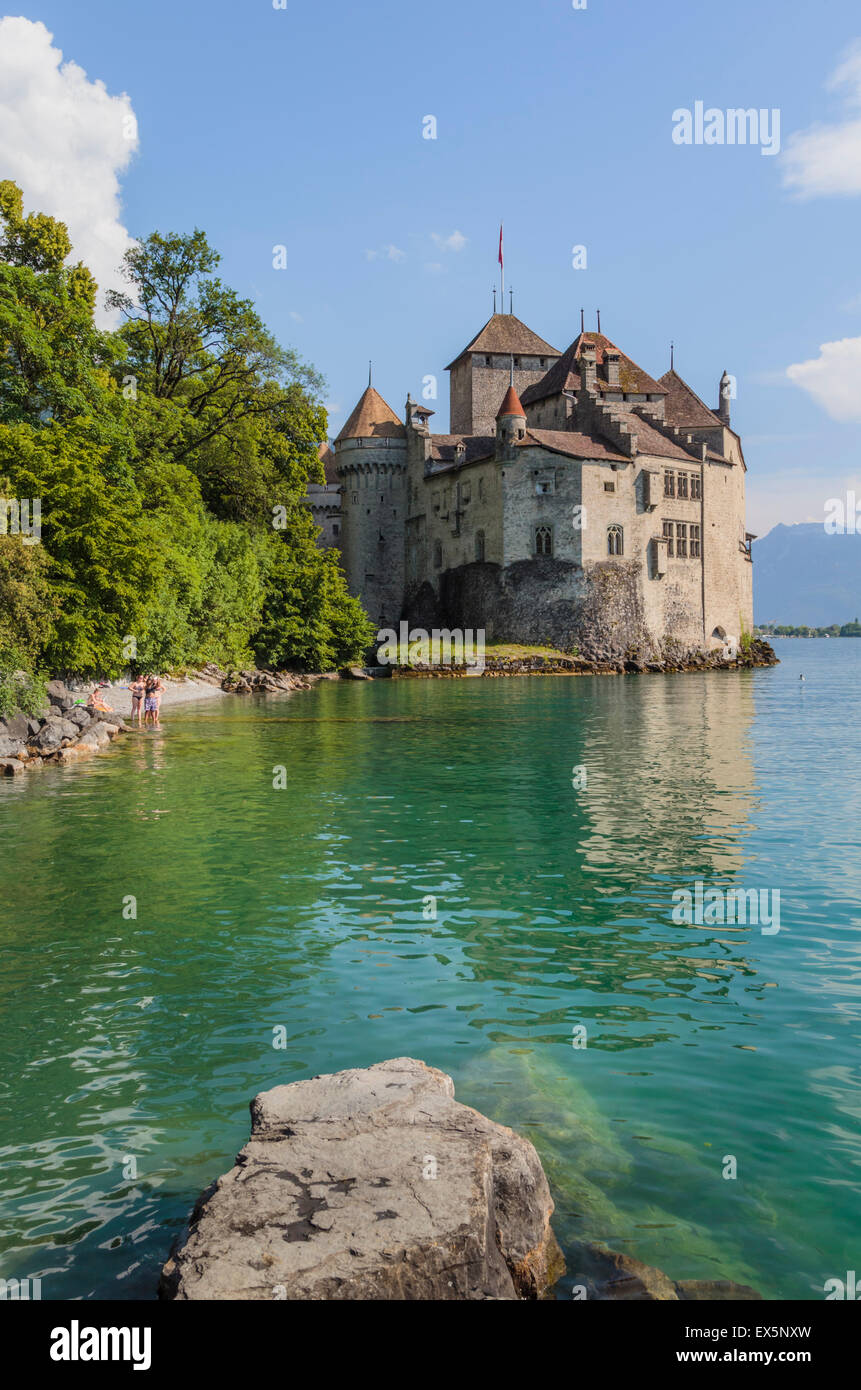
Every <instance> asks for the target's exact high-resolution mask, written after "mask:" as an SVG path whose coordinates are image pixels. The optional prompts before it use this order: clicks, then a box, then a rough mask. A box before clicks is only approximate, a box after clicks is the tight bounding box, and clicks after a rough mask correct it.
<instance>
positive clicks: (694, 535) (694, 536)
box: [691, 526, 700, 560]
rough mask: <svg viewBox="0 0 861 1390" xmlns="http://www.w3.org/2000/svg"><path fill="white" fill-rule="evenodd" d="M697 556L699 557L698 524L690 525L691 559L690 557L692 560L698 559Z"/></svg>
mask: <svg viewBox="0 0 861 1390" xmlns="http://www.w3.org/2000/svg"><path fill="white" fill-rule="evenodd" d="M699 558H700V528H699V526H692V527H691V559H692V560H698V559H699Z"/></svg>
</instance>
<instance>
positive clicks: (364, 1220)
mask: <svg viewBox="0 0 861 1390" xmlns="http://www.w3.org/2000/svg"><path fill="white" fill-rule="evenodd" d="M251 1121H252V1124H251V1139H250V1141H249V1142H248V1143H247V1144H246V1145H245V1148H244V1149H243V1150H242V1152H241V1153H240V1154H239V1156H238V1157H237V1160H236V1166H235V1167H234V1168H233V1169H231V1171H230V1172H229V1173H226V1174H225V1175H224V1176H223V1177H221V1178H219V1179H218V1181H217V1182H216V1183H215V1185H214V1187H212V1188H210V1189H209V1190H208V1191H207V1192H205V1193H204V1194H203V1196H202V1197H201V1198H200V1199H199V1201H198V1203H197V1205H196V1207H195V1209H194V1211H193V1213H192V1216H191V1220H190V1223H189V1229H188V1231H187V1232H186V1234H185V1239H184V1242H183V1243H181V1244H180V1246H179V1248H178V1249H176V1250H174V1252H173V1253H172V1255H171V1257H170V1259H169V1260H168V1262H167V1264H166V1265H165V1267H164V1270H163V1272H162V1278H161V1284H160V1288H159V1295H160V1297H162V1298H176V1299H186V1300H190V1299H273V1298H275V1299H284V1298H286V1299H485V1298H492V1299H523V1298H527V1299H532V1298H539V1297H541V1296H542V1295H543V1294H544V1293H545V1291H546V1290H547V1289H548V1288H549V1287H550V1286H551V1285H552V1284H553V1283H554V1282H555V1280H556V1279H557V1278H558V1277H559V1275H560V1274H561V1273H562V1272H563V1261H562V1256H561V1253H560V1251H559V1247H558V1245H557V1244H556V1240H555V1237H554V1235H553V1232H552V1231H551V1229H550V1217H551V1214H552V1212H553V1202H552V1200H551V1197H550V1191H549V1188H548V1186H547V1179H546V1178H545V1176H544V1171H543V1169H542V1167H541V1163H540V1160H539V1158H538V1155H537V1153H536V1152H535V1149H534V1148H533V1147H532V1145H531V1144H530V1143H529V1142H528V1141H527V1140H526V1139H522V1138H520V1136H519V1135H517V1134H515V1133H514V1131H513V1130H510V1129H505V1128H503V1126H502V1125H497V1124H494V1123H493V1122H492V1121H490V1120H487V1119H485V1117H484V1116H483V1115H480V1114H479V1113H478V1112H477V1111H475V1110H470V1109H469V1108H468V1107H467V1106H465V1105H460V1104H458V1102H457V1101H455V1099H454V1084H453V1082H452V1080H451V1077H449V1076H446V1075H445V1073H444V1072H441V1071H437V1070H435V1069H434V1068H433V1067H427V1066H425V1064H424V1063H423V1062H417V1061H414V1060H413V1059H412V1058H409V1057H398V1058H396V1059H395V1060H393V1061H389V1062H379V1063H377V1065H376V1066H373V1067H368V1068H367V1069H366V1070H361V1071H360V1070H356V1071H342V1072H335V1073H334V1074H333V1075H329V1076H318V1077H315V1078H314V1079H313V1080H311V1081H297V1082H294V1083H293V1084H292V1085H290V1086H276V1087H275V1089H274V1090H271V1091H264V1092H263V1093H262V1094H261V1095H259V1096H256V1097H255V1099H254V1100H253V1101H252V1102H251Z"/></svg>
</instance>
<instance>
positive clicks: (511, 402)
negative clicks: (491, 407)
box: [496, 386, 526, 420]
mask: <svg viewBox="0 0 861 1390" xmlns="http://www.w3.org/2000/svg"><path fill="white" fill-rule="evenodd" d="M503 415H522V416H523V418H524V420H525V419H526V411H525V410H524V409H523V406H522V405H521V404H520V397H519V396H518V394H517V392H516V391H515V389H514V387H513V386H509V388H508V390H507V391H506V393H505V395H504V396H503V398H502V405H501V406H500V407H499V409H498V411H497V412H496V418H497V420H501V419H502V416H503Z"/></svg>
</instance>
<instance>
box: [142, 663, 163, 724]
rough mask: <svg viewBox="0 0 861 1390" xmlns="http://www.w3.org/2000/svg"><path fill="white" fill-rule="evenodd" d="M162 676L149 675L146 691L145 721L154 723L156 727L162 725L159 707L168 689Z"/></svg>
mask: <svg viewBox="0 0 861 1390" xmlns="http://www.w3.org/2000/svg"><path fill="white" fill-rule="evenodd" d="M166 688H167V687H166V686H165V685H164V684H163V682H162V679H161V676H147V680H146V691H145V694H144V723H145V724H152V726H153V728H154V729H158V728H160V727H161V725H160V724H159V707H160V705H161V697H162V695H163V694H164V692H165V690H166Z"/></svg>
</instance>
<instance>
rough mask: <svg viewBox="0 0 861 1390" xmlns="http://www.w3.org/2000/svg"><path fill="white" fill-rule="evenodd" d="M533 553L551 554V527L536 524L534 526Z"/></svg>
mask: <svg viewBox="0 0 861 1390" xmlns="http://www.w3.org/2000/svg"><path fill="white" fill-rule="evenodd" d="M535 554H536V555H552V554H553V527H552V526H536V528H535Z"/></svg>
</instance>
